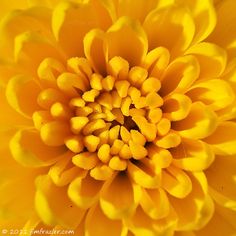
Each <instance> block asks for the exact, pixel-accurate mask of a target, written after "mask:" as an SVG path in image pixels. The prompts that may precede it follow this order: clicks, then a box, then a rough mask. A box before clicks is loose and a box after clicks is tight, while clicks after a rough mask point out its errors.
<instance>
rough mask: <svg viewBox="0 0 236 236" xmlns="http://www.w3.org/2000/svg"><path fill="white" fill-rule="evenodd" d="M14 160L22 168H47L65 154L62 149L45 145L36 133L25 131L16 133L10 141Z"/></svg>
mask: <svg viewBox="0 0 236 236" xmlns="http://www.w3.org/2000/svg"><path fill="white" fill-rule="evenodd" d="M10 149H11V153H12V156H13V157H14V159H15V160H16V161H17V162H19V163H20V164H21V165H23V166H31V167H38V166H48V165H51V164H53V163H54V162H55V161H56V160H57V159H58V158H59V156H60V155H62V154H63V153H64V152H65V149H64V147H60V148H54V147H49V146H47V145H45V144H44V143H43V142H42V140H41V138H40V136H39V133H38V131H36V130H33V129H25V130H20V131H18V132H17V133H16V134H15V135H14V137H12V139H11V141H10Z"/></svg>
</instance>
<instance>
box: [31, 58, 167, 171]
mask: <svg viewBox="0 0 236 236" xmlns="http://www.w3.org/2000/svg"><path fill="white" fill-rule="evenodd" d="M45 61H46V62H45ZM45 61H43V62H42V63H41V65H40V67H39V77H40V79H41V80H42V81H43V84H45V89H43V90H42V92H41V93H40V94H39V96H38V104H39V105H40V106H41V107H42V108H43V110H40V111H37V112H35V113H34V115H33V120H34V124H35V127H36V128H37V129H39V130H40V134H41V138H42V140H43V141H44V142H45V143H46V144H47V145H50V146H60V145H65V146H66V147H67V148H68V149H69V150H70V151H72V152H73V153H75V156H74V158H73V162H74V164H75V165H77V166H79V167H82V168H84V169H93V168H94V167H95V166H97V165H103V166H107V167H109V168H111V169H112V170H118V171H123V170H125V169H126V168H127V162H128V161H129V160H130V159H131V160H141V159H143V158H145V157H147V156H148V153H149V152H151V151H152V149H153V148H154V147H152V143H154V144H155V143H158V142H160V141H162V142H164V144H163V146H165V148H166V144H165V142H166V143H168V140H166V141H165V140H164V141H163V136H166V134H167V133H169V131H170V128H171V125H170V121H169V120H168V119H166V118H163V116H162V110H161V108H160V107H161V106H162V105H163V99H162V98H161V97H160V96H159V94H158V91H159V89H160V87H161V83H160V81H159V79H158V78H154V77H149V76H148V72H147V70H146V69H144V68H142V67H138V66H136V67H132V68H130V69H128V70H127V69H126V70H125V67H121V68H120V70H118V71H117V67H118V65H121V64H125V63H126V61H125V60H124V59H122V58H120V57H115V58H113V59H112V60H111V62H110V65H113V67H112V66H110V69H109V70H108V71H110V72H109V73H108V74H107V75H106V76H105V77H104V76H102V75H101V74H99V73H98V72H95V71H93V70H92V68H91V66H90V65H89V63H88V61H87V60H86V59H84V58H71V59H69V60H68V65H67V69H65V68H63V65H61V64H60V63H59V62H57V61H55V60H53V61H52V59H46V60H45ZM114 65H116V66H114ZM160 137H162V139H161V140H160ZM166 138H167V139H168V137H167V136H166ZM147 143H149V144H151V145H146V144H147ZM147 146H149V149H150V150H148V149H147V148H146V147H147Z"/></svg>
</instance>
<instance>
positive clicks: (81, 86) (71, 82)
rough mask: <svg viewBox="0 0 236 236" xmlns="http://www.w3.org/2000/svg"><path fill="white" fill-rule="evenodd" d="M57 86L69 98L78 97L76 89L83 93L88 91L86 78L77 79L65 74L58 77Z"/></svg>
mask: <svg viewBox="0 0 236 236" xmlns="http://www.w3.org/2000/svg"><path fill="white" fill-rule="evenodd" d="M57 86H58V87H59V88H60V89H61V90H62V91H63V92H65V93H66V94H67V95H69V96H71V97H76V96H78V92H77V90H76V89H78V90H80V91H82V92H85V91H87V89H88V81H87V79H86V78H83V77H79V76H78V75H76V74H73V73H69V72H65V73H62V74H60V75H59V76H58V78H57Z"/></svg>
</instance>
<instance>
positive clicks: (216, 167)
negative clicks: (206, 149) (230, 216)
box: [206, 155, 236, 211]
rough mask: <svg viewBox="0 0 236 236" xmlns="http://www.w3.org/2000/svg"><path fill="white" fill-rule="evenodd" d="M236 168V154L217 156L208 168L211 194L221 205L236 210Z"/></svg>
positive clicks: (207, 173)
mask: <svg viewBox="0 0 236 236" xmlns="http://www.w3.org/2000/svg"><path fill="white" fill-rule="evenodd" d="M235 168H236V160H235V155H234V156H217V157H216V159H215V161H214V162H213V164H212V165H211V166H210V167H209V168H208V169H207V170H206V177H207V180H208V184H209V186H210V194H211V196H212V197H213V198H214V200H215V201H216V202H217V203H218V204H219V205H222V206H223V207H227V208H229V209H231V210H234V211H236V189H235V183H236V180H235ZM215 173H217V174H215Z"/></svg>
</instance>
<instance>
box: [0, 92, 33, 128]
mask: <svg viewBox="0 0 236 236" xmlns="http://www.w3.org/2000/svg"><path fill="white" fill-rule="evenodd" d="M0 104H1V110H3V111H4V112H2V113H1V116H0V131H2V130H6V129H8V128H9V129H13V128H16V127H17V126H22V125H23V126H24V125H25V126H32V121H31V120H30V119H27V118H26V117H25V116H22V115H21V114H19V113H18V112H17V111H16V110H15V109H13V108H12V107H11V106H10V105H9V103H8V101H7V98H6V95H5V88H0Z"/></svg>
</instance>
